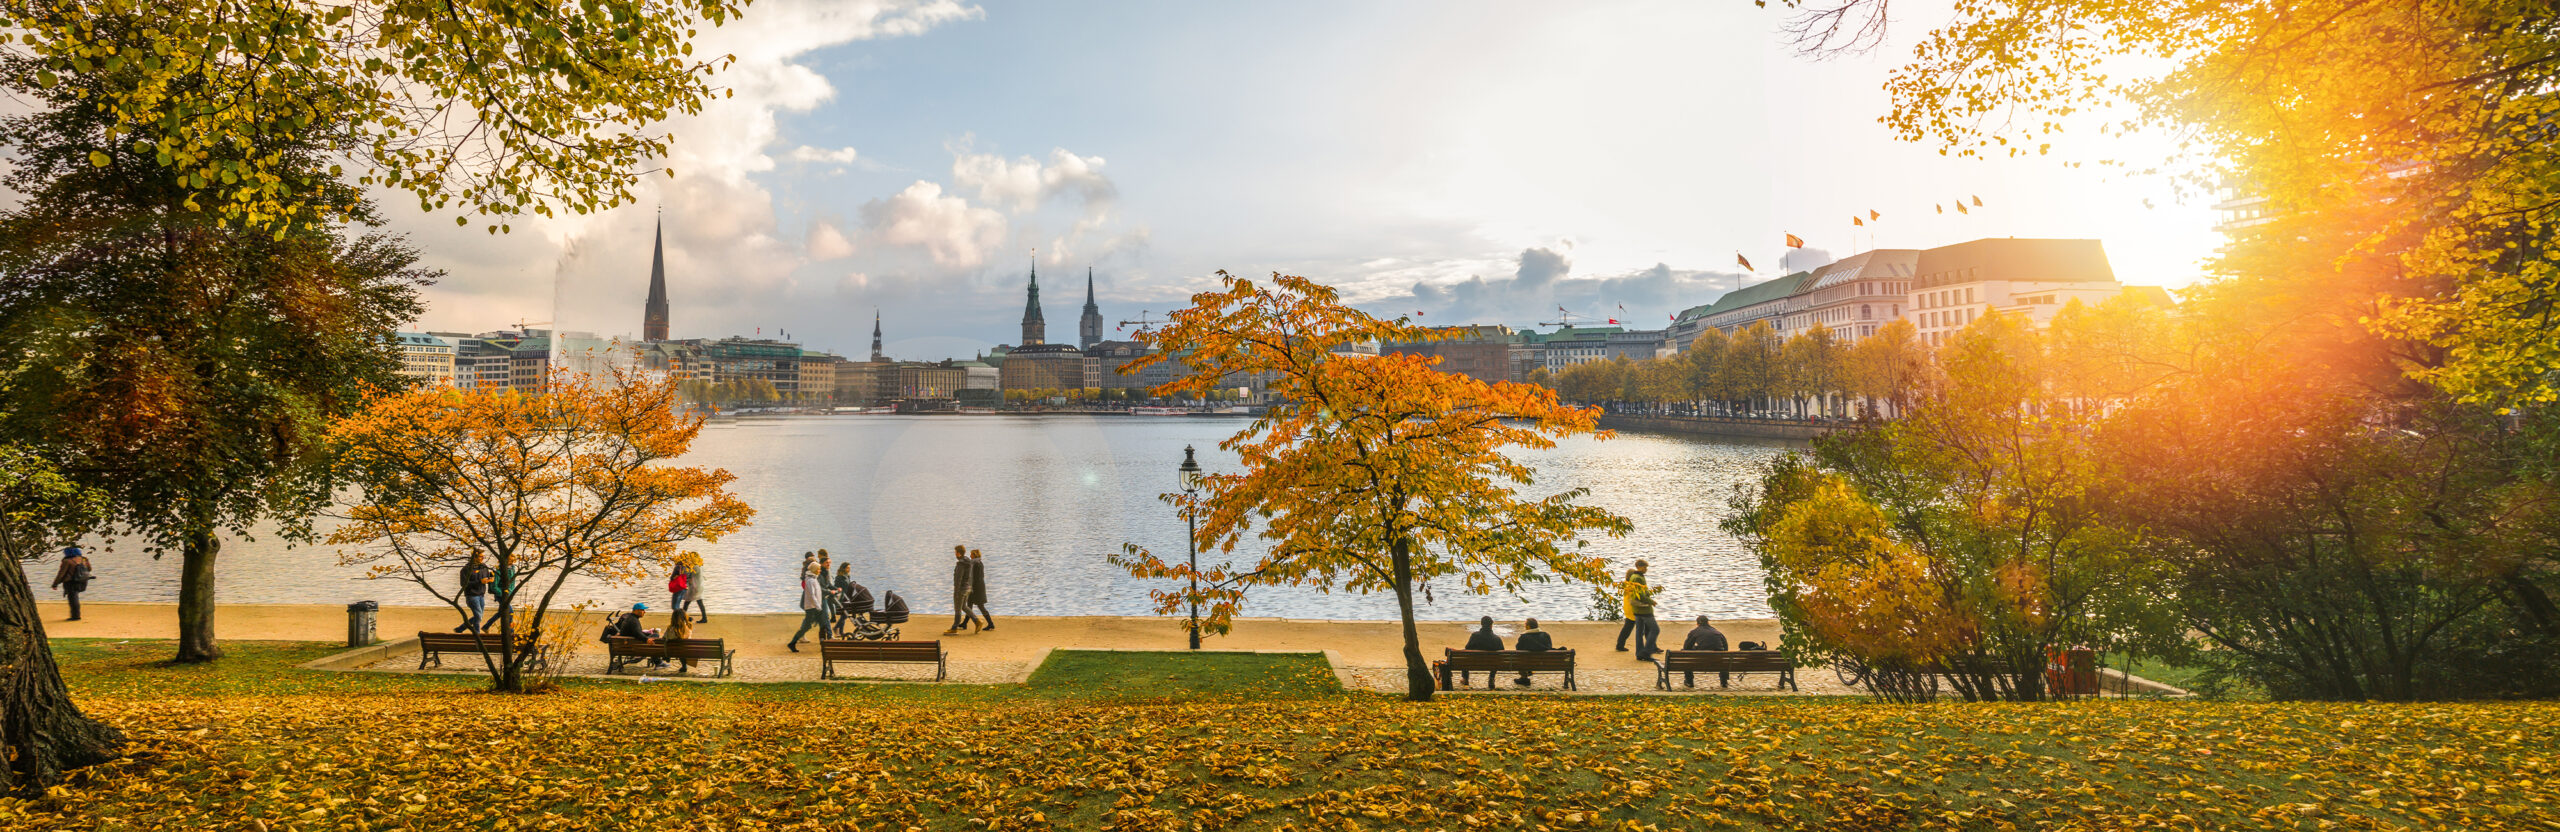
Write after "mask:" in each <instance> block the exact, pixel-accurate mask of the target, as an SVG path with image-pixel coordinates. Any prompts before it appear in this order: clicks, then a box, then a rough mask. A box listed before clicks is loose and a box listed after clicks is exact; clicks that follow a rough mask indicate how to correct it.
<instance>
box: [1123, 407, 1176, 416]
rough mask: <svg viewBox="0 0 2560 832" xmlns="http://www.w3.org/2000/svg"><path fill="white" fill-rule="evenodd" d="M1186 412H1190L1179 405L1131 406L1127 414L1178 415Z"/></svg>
mask: <svg viewBox="0 0 2560 832" xmlns="http://www.w3.org/2000/svg"><path fill="white" fill-rule="evenodd" d="M1188 412H1190V411H1188V410H1185V409H1183V408H1179V407H1132V408H1129V415H1131V416H1180V415H1182V414H1184V413H1188Z"/></svg>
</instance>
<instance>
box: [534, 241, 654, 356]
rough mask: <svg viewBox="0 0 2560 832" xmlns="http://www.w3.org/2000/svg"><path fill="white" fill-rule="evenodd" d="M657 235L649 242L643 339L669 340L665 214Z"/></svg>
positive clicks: (642, 328)
mask: <svg viewBox="0 0 2560 832" xmlns="http://www.w3.org/2000/svg"><path fill="white" fill-rule="evenodd" d="M660 210H661V211H663V210H665V209H660ZM655 237H656V238H655V239H654V240H652V241H651V242H650V244H649V302H648V304H647V305H646V306H644V307H642V308H641V313H640V340H642V341H664V340H667V220H666V217H665V216H663V215H661V216H660V217H659V218H658V227H657V232H656V235H655ZM554 317H557V316H554Z"/></svg>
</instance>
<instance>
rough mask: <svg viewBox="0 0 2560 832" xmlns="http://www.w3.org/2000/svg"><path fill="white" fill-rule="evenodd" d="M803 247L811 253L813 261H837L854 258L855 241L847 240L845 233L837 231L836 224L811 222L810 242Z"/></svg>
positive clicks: (823, 221) (821, 221)
mask: <svg viewBox="0 0 2560 832" xmlns="http://www.w3.org/2000/svg"><path fill="white" fill-rule="evenodd" d="M802 247H803V248H804V249H806V250H807V251H808V252H809V259H811V260H837V259H842V258H846V257H851V256H853V241H852V240H847V239H845V238H844V232H842V231H838V230H836V225H835V223H831V222H828V221H826V220H811V221H810V222H809V240H808V242H807V243H805V244H804V245H803V246H802Z"/></svg>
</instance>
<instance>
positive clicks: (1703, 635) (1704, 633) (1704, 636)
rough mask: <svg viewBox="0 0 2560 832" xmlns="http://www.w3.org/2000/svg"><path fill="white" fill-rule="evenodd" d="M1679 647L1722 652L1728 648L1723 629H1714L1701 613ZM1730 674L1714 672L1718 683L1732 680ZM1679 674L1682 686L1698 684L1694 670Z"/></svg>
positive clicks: (1695, 685) (1726, 682) (1727, 682)
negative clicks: (1695, 627) (1694, 626)
mask: <svg viewBox="0 0 2560 832" xmlns="http://www.w3.org/2000/svg"><path fill="white" fill-rule="evenodd" d="M1680 649H1682V650H1712V651H1717V652H1723V651H1724V650H1726V649H1728V648H1727V647H1725V641H1724V631H1722V630H1718V629H1716V626H1715V625H1714V624H1709V623H1707V617H1706V616H1703V615H1701V616H1698V627H1697V629H1694V630H1690V631H1689V638H1688V639H1687V640H1684V641H1682V642H1680ZM1731 675H1732V674H1729V673H1718V674H1716V682H1717V683H1718V684H1731V683H1732V681H1733V680H1732V679H1731V678H1729V677H1730V676H1731ZM1680 676H1681V686H1682V687H1692V688H1694V687H1697V686H1698V674H1697V672H1696V671H1689V672H1685V673H1682V674H1680Z"/></svg>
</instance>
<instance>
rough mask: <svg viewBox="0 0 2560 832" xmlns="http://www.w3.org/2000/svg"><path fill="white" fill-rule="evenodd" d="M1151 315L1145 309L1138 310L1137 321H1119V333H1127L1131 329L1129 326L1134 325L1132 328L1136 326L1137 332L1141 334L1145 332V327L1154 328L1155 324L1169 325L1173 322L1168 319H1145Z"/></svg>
mask: <svg viewBox="0 0 2560 832" xmlns="http://www.w3.org/2000/svg"><path fill="white" fill-rule="evenodd" d="M1151 314H1154V313H1153V312H1149V311H1147V310H1145V309H1140V310H1138V319H1137V320H1134V321H1121V322H1120V331H1121V332H1127V331H1129V327H1131V326H1133V325H1134V326H1136V327H1137V328H1138V329H1139V331H1141V332H1143V331H1145V330H1146V328H1147V327H1151V326H1155V325H1156V324H1169V323H1173V321H1172V320H1170V319H1164V318H1149V317H1147V316H1148V315H1151Z"/></svg>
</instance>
